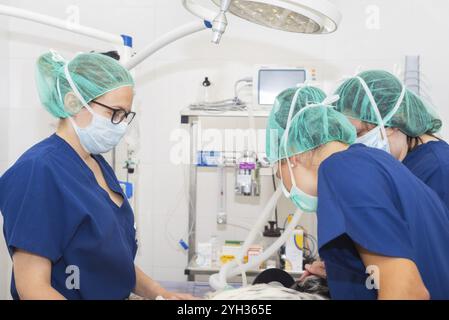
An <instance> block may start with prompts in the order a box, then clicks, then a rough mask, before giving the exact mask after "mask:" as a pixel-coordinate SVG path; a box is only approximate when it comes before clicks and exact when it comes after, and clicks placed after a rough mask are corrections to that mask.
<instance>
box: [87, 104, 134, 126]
mask: <svg viewBox="0 0 449 320" xmlns="http://www.w3.org/2000/svg"><path fill="white" fill-rule="evenodd" d="M92 102H93V103H95V104H97V105H99V106H100V107H103V108H106V109H108V110H111V111H112V112H113V113H112V117H111V122H112V123H113V124H119V123H122V122H123V121H125V122H126V123H127V124H128V125H129V124H131V122H132V121H133V120H134V118H135V116H136V113H135V112H127V111H126V110H124V109H122V108H118V109H116V108H112V107H110V106H107V105H105V104H103V103H100V102H98V101H96V100H92Z"/></svg>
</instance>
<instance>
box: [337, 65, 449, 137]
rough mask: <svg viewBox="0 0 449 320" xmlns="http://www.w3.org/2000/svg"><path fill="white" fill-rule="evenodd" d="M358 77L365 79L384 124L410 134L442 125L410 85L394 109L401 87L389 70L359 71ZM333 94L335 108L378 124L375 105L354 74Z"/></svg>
mask: <svg viewBox="0 0 449 320" xmlns="http://www.w3.org/2000/svg"><path fill="white" fill-rule="evenodd" d="M358 77H360V78H361V79H363V80H364V81H365V83H366V85H367V87H368V89H369V90H370V91H371V93H372V96H373V98H374V101H375V103H376V104H377V107H378V109H379V113H380V115H381V117H382V118H383V119H385V121H384V125H385V126H387V127H392V128H398V129H399V130H401V131H402V132H404V133H405V134H406V135H408V136H410V137H418V136H421V135H423V134H425V133H427V132H430V133H435V132H437V131H438V130H439V129H440V128H441V126H442V122H441V120H440V118H439V117H438V116H437V115H436V113H435V112H434V111H433V108H432V107H431V106H430V105H429V104H427V103H425V102H424V101H423V99H422V98H420V97H419V96H417V95H416V94H415V93H414V92H412V91H410V90H409V89H405V94H404V99H403V100H402V103H401V104H400V105H399V108H398V109H397V110H396V111H395V110H394V108H395V106H396V104H397V103H398V100H399V99H400V96H401V93H402V90H403V88H404V87H403V84H402V82H401V81H400V80H399V79H398V78H396V77H395V76H394V75H392V74H391V73H389V72H386V71H379V70H374V71H366V72H362V73H360V75H359V76H358ZM336 94H338V95H339V96H340V100H339V101H338V102H337V103H336V104H335V105H336V108H337V110H339V111H340V112H342V113H343V114H345V115H346V116H348V117H351V118H354V119H358V120H361V121H364V122H368V123H371V124H376V125H378V124H379V121H378V120H377V117H376V114H375V108H374V107H373V105H372V103H371V102H370V99H369V97H368V95H367V93H366V91H365V89H364V87H363V85H362V82H361V81H360V80H359V79H358V78H357V77H355V78H351V79H349V80H347V81H345V82H344V83H343V84H342V85H341V86H340V87H339V88H338V89H337V92H336Z"/></svg>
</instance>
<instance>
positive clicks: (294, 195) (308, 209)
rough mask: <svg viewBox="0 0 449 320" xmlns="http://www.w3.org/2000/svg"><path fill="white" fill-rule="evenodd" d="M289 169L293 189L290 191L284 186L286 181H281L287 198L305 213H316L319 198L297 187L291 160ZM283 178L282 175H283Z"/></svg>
mask: <svg viewBox="0 0 449 320" xmlns="http://www.w3.org/2000/svg"><path fill="white" fill-rule="evenodd" d="M287 161H288V167H289V171H290V178H291V181H292V187H291V189H290V191H288V190H287V188H286V187H285V184H284V180H283V179H281V188H282V191H283V192H284V195H285V197H286V198H288V199H290V200H291V201H292V202H293V204H294V205H295V206H296V207H297V208H298V209H300V210H302V211H303V212H305V213H314V212H316V210H317V208H318V197H314V196H311V195H309V194H307V193H305V192H304V191H302V190H301V189H299V188H298V187H297V186H296V181H295V178H294V177H293V171H292V169H291V165H290V162H289V160H287ZM281 177H282V174H281Z"/></svg>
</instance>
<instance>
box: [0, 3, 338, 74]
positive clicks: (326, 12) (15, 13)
mask: <svg viewBox="0 0 449 320" xmlns="http://www.w3.org/2000/svg"><path fill="white" fill-rule="evenodd" d="M211 1H212V3H214V4H215V5H217V6H218V7H219V10H218V12H217V11H214V10H212V9H209V8H206V7H205V6H202V5H200V4H198V3H197V0H182V4H183V6H184V7H185V8H186V9H187V10H188V11H189V12H191V13H192V14H193V15H195V16H197V17H199V18H200V19H201V21H196V22H193V23H189V24H186V25H184V26H181V27H180V28H177V29H175V30H173V31H171V32H169V33H167V34H166V35H164V36H162V37H161V38H159V39H157V40H156V41H154V42H153V43H151V44H150V45H148V46H147V47H145V48H143V49H142V50H141V51H139V53H138V54H136V55H135V56H133V57H131V56H132V51H130V50H129V48H130V47H132V38H131V37H129V36H126V35H115V34H110V33H108V32H105V31H102V30H96V29H94V28H90V27H85V26H81V25H73V24H70V23H67V21H65V20H63V19H57V18H54V17H50V16H46V15H43V14H38V13H35V12H31V11H27V10H23V9H19V8H15V7H11V6H6V5H0V14H1V15H6V16H11V17H16V18H21V19H25V20H30V21H34V22H37V23H41V24H45V25H49V26H53V27H56V28H59V29H63V30H67V31H71V32H74V33H78V34H82V35H86V36H89V37H91V38H95V39H98V40H102V41H106V42H108V43H112V44H115V45H124V47H125V53H126V54H125V57H124V60H123V61H122V62H123V64H124V65H125V66H126V67H127V68H128V69H133V68H135V67H136V66H137V65H138V64H140V63H141V62H143V61H144V60H145V59H147V58H148V57H150V56H151V55H153V54H154V53H155V52H157V51H159V50H160V49H162V48H164V47H166V46H167V45H169V44H170V43H173V42H174V41H176V40H179V39H181V38H184V37H186V36H188V35H190V34H193V33H196V32H199V31H203V30H207V29H211V30H212V42H213V43H216V44H218V43H220V40H221V38H222V36H223V34H224V33H225V31H226V28H227V26H228V20H227V17H226V15H227V13H228V12H230V13H231V14H233V15H235V16H238V17H240V18H242V19H245V20H247V21H249V22H252V23H255V24H258V25H262V26H265V27H268V28H272V29H277V30H282V31H288V32H295V33H307V34H326V33H331V32H334V31H336V30H337V28H338V25H339V23H340V21H341V14H340V12H339V10H338V9H337V8H336V7H335V6H334V5H333V4H331V3H330V2H328V1H327V0H211Z"/></svg>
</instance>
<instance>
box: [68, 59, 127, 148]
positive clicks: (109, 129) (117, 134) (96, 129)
mask: <svg viewBox="0 0 449 320" xmlns="http://www.w3.org/2000/svg"><path fill="white" fill-rule="evenodd" d="M64 72H65V76H66V79H67V81H68V82H69V84H70V87H71V88H72V90H73V92H74V94H75V96H76V97H77V98H78V99H79V100H80V101H81V103H82V104H83V106H84V107H85V108H86V109H87V110H88V111H89V112H90V113H91V114H92V122H91V123H90V124H89V125H88V126H87V127H86V128H80V127H78V125H77V124H76V123H75V120H74V119H73V118H69V121H70V122H71V124H72V126H73V128H74V130H75V132H76V134H77V136H78V138H79V140H80V143H81V146H82V147H83V148H84V149H85V150H86V151H87V152H89V153H90V154H94V155H97V154H101V153H107V152H109V151H111V150H112V149H114V148H115V147H116V146H117V145H118V144H119V143H120V140H121V139H122V138H123V136H124V135H125V134H126V130H127V128H128V124H126V123H123V122H122V123H119V124H114V123H112V121H111V120H110V119H108V118H106V117H103V116H100V115H98V114H96V113H95V112H94V111H93V110H92V108H91V107H90V106H89V104H88V103H87V102H86V101H85V100H84V98H83V96H82V95H81V94H80V92H79V91H78V88H77V87H76V85H75V83H74V82H73V80H72V77H71V75H70V73H69V68H68V63H66V65H65V67H64ZM60 98H61V101H62V97H61V95H60Z"/></svg>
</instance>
